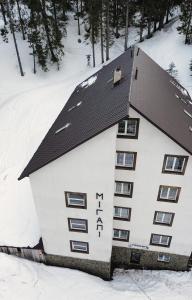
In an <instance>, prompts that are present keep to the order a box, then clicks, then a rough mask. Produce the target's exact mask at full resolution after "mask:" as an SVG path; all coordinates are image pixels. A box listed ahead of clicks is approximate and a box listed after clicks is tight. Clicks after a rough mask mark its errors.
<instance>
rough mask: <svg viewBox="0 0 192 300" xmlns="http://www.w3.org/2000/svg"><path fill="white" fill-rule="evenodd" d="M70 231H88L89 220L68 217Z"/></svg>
mask: <svg viewBox="0 0 192 300" xmlns="http://www.w3.org/2000/svg"><path fill="white" fill-rule="evenodd" d="M68 226H69V230H70V231H80V232H88V224H87V220H84V219H73V218H68Z"/></svg>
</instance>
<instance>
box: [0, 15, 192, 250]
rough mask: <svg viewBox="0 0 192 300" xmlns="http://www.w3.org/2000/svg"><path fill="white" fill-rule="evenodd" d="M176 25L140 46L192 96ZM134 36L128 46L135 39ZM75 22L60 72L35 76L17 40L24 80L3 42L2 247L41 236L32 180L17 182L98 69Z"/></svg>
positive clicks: (119, 46) (185, 49)
mask: <svg viewBox="0 0 192 300" xmlns="http://www.w3.org/2000/svg"><path fill="white" fill-rule="evenodd" d="M177 25H178V23H176V24H174V25H173V26H171V27H170V28H168V29H165V30H164V31H162V32H159V33H157V34H156V36H155V37H154V38H153V39H150V40H147V41H145V42H143V43H142V44H139V46H140V47H142V49H143V50H144V51H146V52H147V53H148V54H149V55H150V56H151V57H152V58H153V59H154V60H155V61H157V62H158V63H159V64H160V65H161V66H162V67H164V68H166V69H167V68H168V65H169V63H170V62H171V61H174V62H175V64H176V66H177V68H178V71H179V79H180V81H181V83H182V84H184V86H185V87H186V88H189V90H190V91H191V93H192V88H191V86H192V84H191V81H192V79H191V77H190V74H189V71H188V65H189V61H190V59H191V53H190V51H191V46H185V45H184V44H183V37H182V36H179V35H178V34H177V32H176V27H177ZM136 37H137V32H136V30H132V31H131V32H130V43H131V44H132V43H133V42H135V40H136V39H137V38H136ZM78 38H79V37H78V36H77V24H76V21H74V19H73V17H72V16H71V17H70V25H69V26H68V35H67V38H66V39H65V42H64V44H65V56H64V59H63V64H62V67H61V70H60V71H59V72H58V71H57V70H53V67H52V71H51V72H48V73H46V74H45V73H43V72H41V71H38V73H37V75H34V74H33V73H32V58H31V57H30V56H29V55H28V52H29V50H28V49H27V45H26V43H24V42H23V41H20V42H19V49H20V52H21V58H22V62H23V69H24V71H25V73H26V74H25V77H20V75H19V70H18V66H17V60H16V57H15V51H14V47H13V42H12V39H11V37H10V43H9V44H5V43H3V42H2V41H0V58H1V59H0V245H15V246H28V245H29V246H34V245H35V244H36V243H37V242H38V240H39V237H40V232H39V227H38V221H37V216H36V212H35V208H34V204H33V199H32V194H31V190H30V186H29V180H28V179H24V180H22V181H21V182H18V181H17V178H18V176H19V174H20V173H21V171H22V170H23V168H24V167H25V165H26V164H27V162H28V161H29V159H30V158H31V156H32V155H33V153H34V151H35V150H36V149H37V147H38V145H39V144H40V142H41V140H42V139H43V137H44V135H45V134H46V132H47V131H48V129H49V127H50V126H51V124H52V123H53V121H54V120H55V118H56V117H57V115H58V114H59V112H60V111H61V109H62V107H63V105H64V104H65V103H66V101H67V99H68V97H69V96H70V94H71V92H72V91H73V89H74V87H75V86H76V85H77V84H78V83H80V82H81V81H83V80H84V79H86V78H87V77H88V76H90V75H91V74H92V73H94V72H96V71H97V69H98V68H100V67H101V66H100V46H99V45H97V46H96V61H97V68H95V69H92V68H90V67H87V65H86V55H87V54H91V48H90V45H89V44H86V43H83V42H82V43H78V42H77V40H78ZM123 42H124V40H123V39H121V38H120V39H118V40H117V42H116V43H115V44H114V45H113V48H112V50H111V58H114V57H116V56H117V55H119V54H121V53H122V51H123Z"/></svg>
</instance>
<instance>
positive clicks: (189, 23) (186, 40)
mask: <svg viewBox="0 0 192 300" xmlns="http://www.w3.org/2000/svg"><path fill="white" fill-rule="evenodd" d="M191 18H192V6H191V7H190V15H189V20H188V24H187V30H186V35H185V44H189V37H188V35H189V29H190V25H191Z"/></svg>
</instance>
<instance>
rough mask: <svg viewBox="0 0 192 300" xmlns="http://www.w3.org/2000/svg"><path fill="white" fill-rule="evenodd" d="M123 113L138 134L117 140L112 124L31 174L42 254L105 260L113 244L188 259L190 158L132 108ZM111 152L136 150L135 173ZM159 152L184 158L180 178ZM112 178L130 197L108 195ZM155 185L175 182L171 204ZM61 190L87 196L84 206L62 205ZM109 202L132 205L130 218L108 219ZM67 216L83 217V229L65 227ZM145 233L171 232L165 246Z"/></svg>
mask: <svg viewBox="0 0 192 300" xmlns="http://www.w3.org/2000/svg"><path fill="white" fill-rule="evenodd" d="M129 116H130V117H132V118H139V119H140V124H139V136H138V139H128V138H117V131H118V125H115V126H113V127H111V128H110V129H108V130H106V131H104V132H103V133H100V134H99V135H97V136H96V137H94V138H92V139H90V140H89V141H87V142H85V143H83V144H82V145H80V146H79V147H77V148H75V149H74V150H72V151H70V152H69V153H67V154H65V155H63V156H62V157H60V158H58V159H56V160H55V161H53V162H51V163H49V164H48V165H46V166H44V167H43V168H41V169H40V170H38V171H36V172H34V173H33V174H31V175H30V182H31V185H32V191H33V196H34V200H35V204H36V208H37V213H38V217H39V223H40V227H41V232H42V237H43V243H44V247H45V252H46V253H48V254H52V255H60V256H66V257H72V258H82V259H90V260H96V261H97V260H98V261H103V262H110V259H111V252H112V245H113V246H118V247H125V248H133V249H137V248H138V249H144V250H150V251H156V252H161V253H162V252H166V253H170V254H178V255H183V256H190V254H191V251H192V236H191V227H192V202H191V201H192V189H191V182H192V157H191V156H190V155H189V153H187V152H186V151H185V150H184V149H183V148H181V147H180V146H179V145H177V144H176V143H175V142H174V141H172V140H171V139H170V138H169V137H168V136H166V135H165V134H164V133H162V132H161V131H160V130H159V129H158V128H156V127H155V126H153V125H152V124H151V123H150V122H148V121H147V120H146V119H144V118H143V117H142V116H141V115H139V114H138V113H137V112H136V111H134V110H133V109H130V111H129ZM116 151H130V152H137V160H136V168H135V170H123V169H121V170H120V169H116V168H115V161H116ZM165 154H171V155H185V156H189V159H188V163H187V167H186V170H185V174H184V175H175V174H164V173H162V167H163V161H164V155H165ZM115 181H128V182H133V183H134V186H133V195H132V197H131V198H128V197H117V196H114V190H115ZM160 185H165V186H178V187H181V192H180V197H179V200H178V203H171V202H161V201H157V196H158V191H159V186H160ZM66 191H70V192H80V193H86V194H87V209H78V208H70V207H66V202H65V195H64V193H65V192H66ZM96 193H99V194H103V200H101V199H100V205H101V206H100V209H101V210H102V211H100V212H99V213H98V214H96V211H97V209H98V208H99V207H98V199H96ZM114 206H119V207H129V208H131V219H130V221H122V220H113V213H114V212H113V210H114ZM155 211H162V212H171V213H174V214H175V215H174V220H173V224H172V226H162V225H155V224H153V220H154V214H155ZM98 217H101V219H102V222H103V230H102V231H101V233H100V236H99V234H98V230H97V219H98ZM68 218H77V219H86V220H88V233H82V232H71V231H69V228H68ZM113 228H116V229H124V230H129V231H130V236H129V242H125V241H117V240H113ZM152 233H154V234H160V235H168V236H171V237H172V240H171V244H170V247H161V246H154V245H150V238H151V234H152ZM70 240H75V241H82V242H88V243H89V253H88V254H85V253H77V252H72V251H71V249H70ZM137 246H138V247H137Z"/></svg>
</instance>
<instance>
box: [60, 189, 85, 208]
mask: <svg viewBox="0 0 192 300" xmlns="http://www.w3.org/2000/svg"><path fill="white" fill-rule="evenodd" d="M65 201H66V206H67V207H74V208H87V194H85V193H74V192H65Z"/></svg>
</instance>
